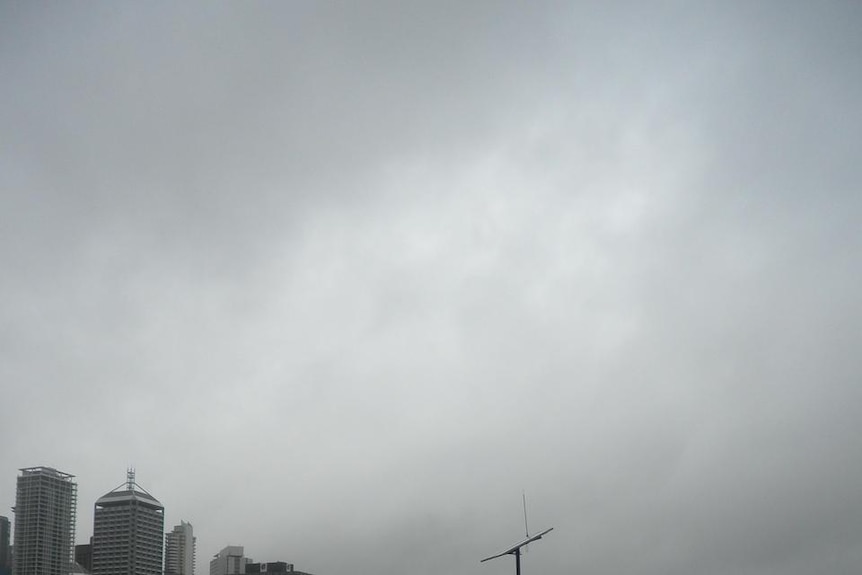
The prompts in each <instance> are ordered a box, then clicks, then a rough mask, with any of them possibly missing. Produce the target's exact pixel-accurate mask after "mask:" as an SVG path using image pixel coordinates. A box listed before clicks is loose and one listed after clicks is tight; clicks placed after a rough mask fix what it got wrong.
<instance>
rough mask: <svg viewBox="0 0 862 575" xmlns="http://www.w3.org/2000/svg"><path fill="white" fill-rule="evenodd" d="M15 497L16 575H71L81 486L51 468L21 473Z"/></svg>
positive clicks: (31, 469) (23, 470)
mask: <svg viewBox="0 0 862 575" xmlns="http://www.w3.org/2000/svg"><path fill="white" fill-rule="evenodd" d="M20 471H21V475H19V476H18V486H17V491H16V494H15V507H14V510H15V535H14V538H15V552H14V568H15V574H16V575H68V573H69V570H70V565H71V562H72V548H73V545H74V541H75V512H76V507H77V501H78V486H77V484H76V483H75V482H74V481H73V478H74V477H75V476H74V475H69V474H68V473H63V472H62V471H57V470H56V469H53V468H51V467H28V468H24V469H21V470H20Z"/></svg>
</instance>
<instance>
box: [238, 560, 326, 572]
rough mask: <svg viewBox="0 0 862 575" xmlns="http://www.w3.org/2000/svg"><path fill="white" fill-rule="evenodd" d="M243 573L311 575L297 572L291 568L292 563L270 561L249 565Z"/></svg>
mask: <svg viewBox="0 0 862 575" xmlns="http://www.w3.org/2000/svg"><path fill="white" fill-rule="evenodd" d="M245 572H246V573H247V574H249V573H251V574H260V575H263V574H264V573H265V574H266V575H276V574H278V575H281V574H285V573H289V574H291V575H311V574H310V573H305V572H304V571H297V570H295V569H294V568H293V563H286V562H284V561H272V562H269V563H249V564H248V565H246V567H245Z"/></svg>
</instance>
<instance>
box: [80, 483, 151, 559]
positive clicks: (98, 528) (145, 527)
mask: <svg viewBox="0 0 862 575" xmlns="http://www.w3.org/2000/svg"><path fill="white" fill-rule="evenodd" d="M164 529H165V508H164V507H163V506H162V504H161V503H159V501H158V500H157V499H156V498H155V497H153V496H152V495H150V494H149V493H148V492H147V491H146V490H144V489H143V488H142V487H141V486H140V485H138V484H137V483H136V482H135V472H134V470H129V472H128V474H127V476H126V483H124V484H123V485H120V486H119V487H117V488H116V489H114V490H113V491H111V492H109V493H106V494H105V495H103V496H102V497H100V498H99V499H98V500H97V501H96V507H95V510H94V512H93V539H92V542H93V575H162V550H163V547H162V545H163V542H164Z"/></svg>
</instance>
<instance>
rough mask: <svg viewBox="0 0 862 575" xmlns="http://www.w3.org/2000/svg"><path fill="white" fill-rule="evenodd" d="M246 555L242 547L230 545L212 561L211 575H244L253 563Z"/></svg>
mask: <svg viewBox="0 0 862 575" xmlns="http://www.w3.org/2000/svg"><path fill="white" fill-rule="evenodd" d="M244 553H245V549H243V547H242V545H228V546H227V547H225V548H224V549H222V550H221V551H219V552H218V553H216V554H215V557H213V558H212V560H211V561H210V575H243V574H244V573H245V566H246V565H248V564H249V563H251V559H249V558H247V557H246V556H245V555H244Z"/></svg>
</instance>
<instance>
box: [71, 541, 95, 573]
mask: <svg viewBox="0 0 862 575" xmlns="http://www.w3.org/2000/svg"><path fill="white" fill-rule="evenodd" d="M91 540H92V539H91ZM75 563H77V564H78V565H79V566H80V567H81V569H83V570H84V572H85V573H90V572H91V571H92V570H93V544H92V543H84V544H83V545H75Z"/></svg>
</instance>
